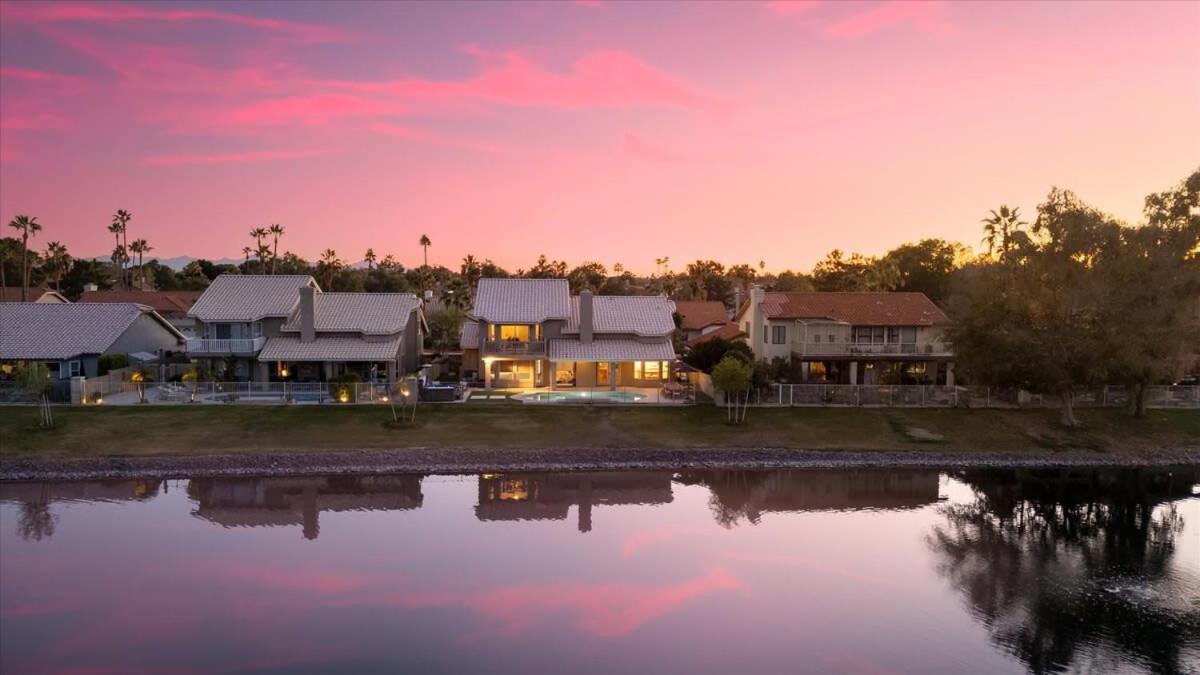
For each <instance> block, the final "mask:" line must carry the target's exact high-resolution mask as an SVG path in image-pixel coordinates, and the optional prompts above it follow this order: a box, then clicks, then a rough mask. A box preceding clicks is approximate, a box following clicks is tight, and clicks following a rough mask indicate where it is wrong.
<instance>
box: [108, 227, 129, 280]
mask: <svg viewBox="0 0 1200 675" xmlns="http://www.w3.org/2000/svg"><path fill="white" fill-rule="evenodd" d="M131 220H133V214H132V213H130V212H128V211H126V210H125V209H117V212H116V213H115V214H113V224H112V225H111V226H110V227H109V228H108V231H109V232H113V231H114V229H113V228H114V227H115V228H116V230H115V232H117V233H118V234H119V235H120V238H121V240H120V241H119V242H117V246H119V247H120V248H121V281H122V282H124V283H125V285H126V287H128V286H129V285H130V284H129V279H128V278H127V277H128V272H127V271H126V269H125V266H126V265H127V264H128V263H129V221H131Z"/></svg>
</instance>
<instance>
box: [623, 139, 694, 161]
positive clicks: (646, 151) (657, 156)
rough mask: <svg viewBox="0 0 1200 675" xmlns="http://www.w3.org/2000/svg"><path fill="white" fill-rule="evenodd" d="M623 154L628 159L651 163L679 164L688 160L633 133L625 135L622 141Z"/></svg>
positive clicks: (680, 154)
mask: <svg viewBox="0 0 1200 675" xmlns="http://www.w3.org/2000/svg"><path fill="white" fill-rule="evenodd" d="M621 152H623V153H625V155H626V156H628V157H633V158H636V159H644V160H648V161H651V162H679V161H682V160H684V159H686V158H685V157H684V155H683V154H682V153H679V152H676V151H674V150H671V149H669V148H666V147H664V146H662V145H660V144H658V143H654V142H652V141H648V140H646V139H645V138H642V137H641V136H638V135H637V134H633V133H627V134H625V137H624V138H623V139H622V141H621Z"/></svg>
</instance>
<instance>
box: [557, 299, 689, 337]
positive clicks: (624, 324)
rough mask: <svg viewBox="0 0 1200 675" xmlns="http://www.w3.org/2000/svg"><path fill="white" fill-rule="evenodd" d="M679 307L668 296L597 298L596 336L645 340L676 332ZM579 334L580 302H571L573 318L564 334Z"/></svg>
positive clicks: (594, 322) (595, 308) (594, 326)
mask: <svg viewBox="0 0 1200 675" xmlns="http://www.w3.org/2000/svg"><path fill="white" fill-rule="evenodd" d="M674 312H675V303H674V302H673V301H672V300H671V299H670V298H668V297H666V296H664V295H597V296H594V297H593V298H592V332H593V333H597V334H599V333H624V334H630V333H632V334H634V335H644V336H662V335H669V334H671V332H672V331H674V330H675V318H674V317H673V316H672V314H673V313H674ZM578 332H579V298H578V297H574V298H571V318H570V319H568V320H567V325H566V327H565V328H564V329H563V333H566V334H572V333H578Z"/></svg>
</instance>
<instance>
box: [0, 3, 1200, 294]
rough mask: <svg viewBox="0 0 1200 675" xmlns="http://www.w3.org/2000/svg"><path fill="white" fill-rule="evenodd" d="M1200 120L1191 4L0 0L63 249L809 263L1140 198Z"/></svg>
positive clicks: (5, 87) (5, 183) (974, 234)
mask: <svg viewBox="0 0 1200 675" xmlns="http://www.w3.org/2000/svg"><path fill="white" fill-rule="evenodd" d="M1198 119H1200V3H1197V2H1176V3H1159V4H1155V3H1137V4H1134V3H1049V2H1047V3H1029V4H1018V3H961V4H953V3H935V2H930V3H920V4H918V3H901V2H863V3H833V2H742V3H727V4H721V3H695V4H682V3H677V4H673V3H646V4H638V3H633V2H622V3H613V2H602V1H587V2H560V3H448V4H432V3H430V4H420V3H375V4H354V3H337V4H332V3H330V4H318V3H304V4H301V3H285V2H269V1H263V2H254V3H241V4H239V3H229V2H222V3H214V2H188V1H178V2H170V3H107V2H105V3H100V2H80V3H76V2H66V3H56V4H39V3H12V2H0V217H2V218H3V220H4V222H5V223H7V221H8V220H10V219H11V218H12V217H13V216H14V215H16V214H18V213H25V214H29V215H35V216H38V219H39V221H40V222H42V223H43V225H44V227H45V230H44V231H43V232H42V233H41V234H40V235H39V237H38V239H35V240H34V246H35V247H37V248H39V249H41V248H44V246H45V243H46V242H47V241H51V240H58V241H62V242H63V243H65V244H66V245H67V246H68V247H69V249H70V250H71V252H72V253H73V254H75V255H79V256H93V255H106V254H107V253H108V251H109V250H110V249H111V235H110V234H109V233H108V232H107V229H106V228H107V225H108V223H109V222H110V221H111V216H112V213H113V212H114V211H115V210H116V209H118V208H124V209H127V210H129V211H132V212H133V214H134V219H133V221H132V223H131V228H130V238H131V239H133V238H135V237H144V238H146V239H148V240H149V241H150V243H151V245H152V246H153V247H154V252H153V254H154V255H155V256H160V257H173V256H179V255H191V256H196V257H208V258H220V257H240V256H241V250H242V248H243V247H244V246H246V245H248V244H251V243H252V240H251V239H250V238H249V237H248V236H247V233H248V232H249V231H250V229H252V228H254V227H263V226H266V225H269V224H271V223H280V224H282V225H283V226H284V227H285V228H286V230H287V233H286V235H285V236H284V238H283V239H282V240H281V242H280V249H281V250H289V251H294V252H296V253H297V254H299V255H301V256H303V257H305V258H307V259H309V260H313V259H316V258H317V257H318V256H319V254H320V252H321V251H323V250H324V249H326V248H333V249H335V250H336V251H337V252H338V254H339V256H340V257H342V258H343V259H346V260H349V261H357V260H359V259H361V258H362V254H363V252H364V251H365V250H366V249H367V248H368V247H370V248H373V249H374V250H375V252H376V253H377V254H378V255H379V257H383V255H385V254H388V253H391V254H394V255H395V256H396V258H397V259H398V260H399V261H400V262H402V263H403V264H405V265H410V266H411V265H416V264H420V261H421V248H420V247H419V246H418V245H417V240H418V238H419V236H420V235H421V234H428V235H429V237H430V238H431V239H432V241H433V246H432V247H431V248H430V250H429V260H430V263H431V264H444V265H447V266H449V267H455V268H456V267H457V266H458V263H459V261H460V260H461V258H462V257H463V256H464V255H465V254H468V253H471V254H474V255H475V256H476V257H478V258H491V259H493V260H494V261H496V262H497V263H499V264H501V265H503V266H505V267H508V268H510V269H515V268H517V267H528V266H529V265H530V264H532V262H533V261H534V259H535V258H536V257H537V255H538V254H540V253H545V254H546V255H547V256H549V257H551V258H556V259H562V260H566V261H568V262H569V263H571V264H578V263H580V262H583V261H585V260H595V261H598V262H601V263H604V264H605V265H608V266H609V267H612V265H613V264H614V263H618V262H619V263H622V264H623V265H624V266H625V267H626V268H627V269H630V270H633V271H636V272H642V273H649V272H652V271H654V269H655V262H654V261H655V259H656V258H659V257H663V256H669V257H670V260H671V265H672V267H673V268H674V269H679V268H681V267H682V266H683V264H685V263H686V262H688V261H691V260H695V259H697V258H713V259H717V260H720V261H721V262H724V263H726V264H732V263H737V262H747V263H752V264H757V263H758V261H760V260H762V261H764V262H765V263H766V266H767V269H768V270H775V271H779V270H783V269H788V268H791V269H807V268H809V267H810V266H811V265H812V263H813V262H815V261H816V260H818V259H820V258H821V257H823V256H824V255H825V253H826V252H828V251H829V250H831V249H834V248H840V249H842V250H844V251H859V252H863V253H868V254H878V253H881V252H883V251H886V250H887V249H889V248H891V247H893V246H895V245H897V244H900V243H903V242H905V241H912V240H916V239H920V238H924V237H944V238H948V239H954V240H959V241H962V242H964V243H966V244H969V245H975V246H978V242H979V239H980V236H981V234H980V224H979V220H980V219H981V218H982V217H984V216H985V215H986V214H987V211H988V209H990V208H994V207H996V206H998V205H999V204H1001V203H1008V204H1011V205H1016V206H1020V207H1021V209H1022V211H1023V212H1025V213H1027V214H1032V212H1033V209H1034V207H1035V206H1036V204H1037V203H1038V201H1039V200H1040V199H1041V198H1042V197H1043V196H1044V195H1045V194H1046V192H1047V191H1048V190H1049V189H1050V187H1051V186H1052V185H1058V186H1060V187H1064V188H1068V189H1072V190H1074V191H1076V192H1077V193H1078V194H1079V195H1080V196H1081V197H1082V198H1083V199H1085V200H1086V201H1088V202H1089V203H1092V204H1093V205H1095V206H1097V207H1099V208H1101V209H1103V210H1105V211H1108V212H1110V213H1113V214H1114V215H1116V216H1118V217H1121V218H1123V219H1126V220H1129V221H1137V220H1138V219H1139V218H1140V214H1141V207H1142V200H1143V198H1144V197H1145V195H1146V194H1147V193H1149V192H1152V191H1157V190H1163V189H1166V188H1168V187H1170V186H1172V185H1174V184H1176V183H1178V182H1179V181H1180V180H1182V179H1183V178H1184V177H1185V176H1186V175H1187V174H1188V173H1190V172H1191V171H1193V170H1195V169H1196V168H1197V167H1198V166H1200V130H1198V129H1200V125H1198V124H1197V123H1196V120H1198ZM5 229H7V228H5Z"/></svg>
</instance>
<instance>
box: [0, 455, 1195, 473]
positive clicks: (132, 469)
mask: <svg viewBox="0 0 1200 675" xmlns="http://www.w3.org/2000/svg"><path fill="white" fill-rule="evenodd" d="M1180 464H1200V449H1197V448H1189V449H1179V450H1157V451H1139V452H1137V453H1098V452H1040V453H1039V452H1024V453H987V452H956V451H953V450H939V451H936V452H911V451H905V452H881V451H847V450H837V451H829V450H795V449H785V448H740V449H723V450H714V449H695V450H691V449H687V450H661V449H647V450H636V449H611V448H603V449H595V448H562V449H555V450H499V449H497V450H477V449H455V448H407V449H404V450H344V451H337V452H305V453H287V452H270V453H257V454H211V455H195V456H188V457H92V458H53V457H37V458H33V457H22V458H9V459H4V460H0V480H3V481H40V480H95V479H105V478H208V477H222V476H305V475H330V474H382V473H422V474H430V473H479V472H488V471H619V470H631V469H659V470H679V469H792V468H796V469H800V468H822V469H829V468H854V467H864V468H866V467H874V468H888V467H929V468H945V469H959V468H980V467H1030V468H1036V467H1066V466H1074V467H1120V466H1166V465H1180Z"/></svg>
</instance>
